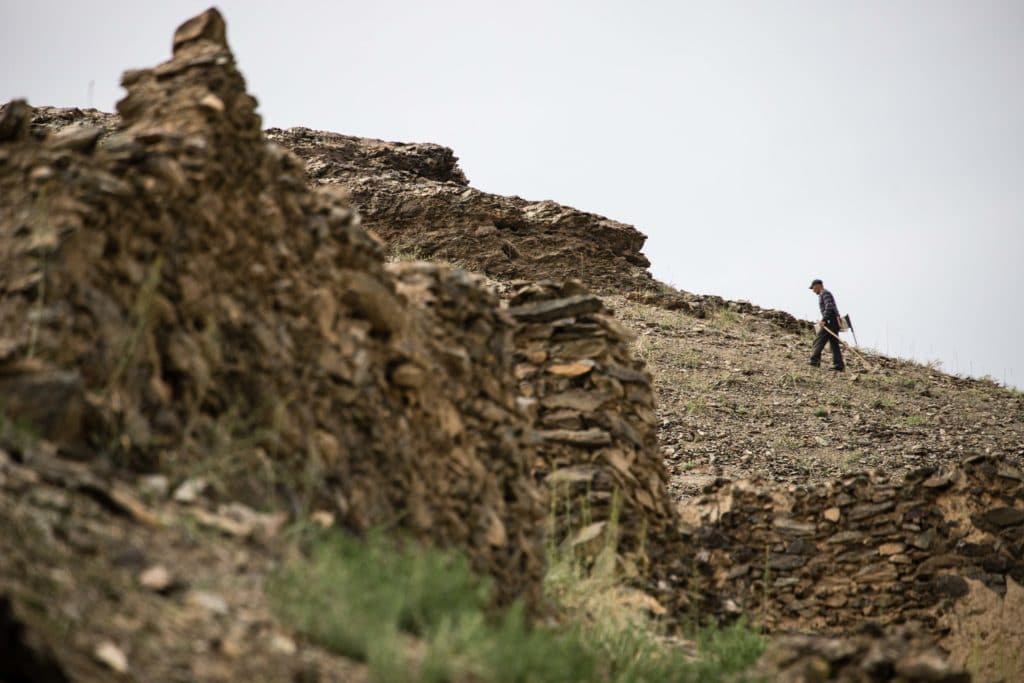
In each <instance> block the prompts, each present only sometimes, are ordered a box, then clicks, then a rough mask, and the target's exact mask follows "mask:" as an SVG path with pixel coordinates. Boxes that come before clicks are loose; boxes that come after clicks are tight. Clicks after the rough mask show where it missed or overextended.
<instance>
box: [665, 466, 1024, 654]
mask: <svg viewBox="0 0 1024 683" xmlns="http://www.w3.org/2000/svg"><path fill="white" fill-rule="evenodd" d="M680 512H681V515H682V518H683V520H684V523H685V524H686V525H687V526H688V528H689V536H690V538H691V539H692V541H693V543H694V544H696V545H699V546H701V547H702V549H703V550H702V552H701V554H700V555H699V556H698V559H699V561H700V563H701V565H702V568H703V570H704V572H705V573H706V575H707V578H708V584H707V585H706V586H705V589H706V590H707V591H708V592H710V593H711V594H713V595H715V596H716V597H717V599H718V600H719V601H720V607H721V609H722V611H724V612H730V611H731V612H733V613H738V612H740V611H742V612H746V613H751V614H757V615H759V616H758V618H759V619H762V620H763V622H764V623H765V625H766V626H768V627H769V628H771V629H772V630H777V631H787V630H802V631H815V632H819V633H829V632H832V633H840V632H850V631H851V630H855V629H857V628H858V627H861V626H863V625H864V624H866V623H873V624H877V625H879V626H890V625H894V624H911V625H914V626H915V627H916V628H918V629H920V630H921V631H922V632H924V633H930V634H932V635H934V636H939V635H942V634H943V632H944V630H945V629H947V628H948V623H946V620H944V619H943V617H944V615H946V614H948V613H949V612H950V610H951V609H952V608H953V606H954V605H955V603H956V601H957V600H958V599H960V598H962V597H963V596H965V595H966V594H967V593H968V582H967V580H968V579H971V580H976V581H980V582H982V583H984V584H985V585H986V586H988V587H989V588H990V589H991V590H993V591H995V592H996V593H997V594H1000V595H1002V594H1005V593H1006V590H1007V585H1008V584H1007V582H1008V581H1015V582H1017V583H1020V582H1021V581H1022V580H1024V473H1022V472H1021V471H1020V470H1018V469H1017V468H1015V467H1013V466H1010V465H1008V464H1006V463H1005V462H1003V461H1001V460H1000V459H998V458H995V457H988V456H976V457H972V458H968V459H967V460H965V461H964V462H963V463H962V465H960V466H956V467H951V468H948V469H943V470H937V469H934V468H930V469H925V470H919V471H917V472H915V473H914V474H912V475H909V476H908V477H907V478H906V479H905V481H904V482H903V483H901V484H899V485H895V484H892V483H890V482H889V481H888V480H887V479H885V478H884V477H881V476H872V475H867V474H862V475H857V476H851V477H849V478H846V479H842V480H839V481H836V482H833V483H829V484H828V485H825V486H819V487H814V488H811V489H802V488H797V487H782V486H779V485H772V484H770V483H768V482H736V483H731V484H725V485H722V486H720V487H718V488H716V489H715V490H713V491H711V492H709V493H707V494H706V495H705V496H703V497H702V498H701V499H700V500H698V501H697V502H695V503H693V504H688V505H683V506H681V507H680Z"/></svg>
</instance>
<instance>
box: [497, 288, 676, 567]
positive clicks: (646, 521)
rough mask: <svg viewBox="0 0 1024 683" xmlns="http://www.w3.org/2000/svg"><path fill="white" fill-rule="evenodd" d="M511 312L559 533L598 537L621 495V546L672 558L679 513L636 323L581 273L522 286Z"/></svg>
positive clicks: (579, 539) (536, 467) (646, 557)
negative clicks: (618, 313)
mask: <svg viewBox="0 0 1024 683" xmlns="http://www.w3.org/2000/svg"><path fill="white" fill-rule="evenodd" d="M509 313H510V314H511V315H512V317H514V318H515V319H516V321H517V322H518V326H517V328H516V332H515V347H516V366H515V375H516V377H517V378H518V379H519V380H520V382H519V392H520V395H521V399H520V401H521V402H522V404H523V405H524V407H525V408H526V409H527V410H528V411H529V412H530V413H531V415H533V416H534V417H535V420H536V424H537V428H538V435H539V438H540V441H539V444H538V446H537V449H536V452H535V455H534V459H533V462H532V467H533V471H534V474H535V476H536V477H537V478H538V479H539V480H543V481H545V482H546V483H547V484H548V485H549V486H550V487H551V488H552V489H553V492H554V494H555V496H556V518H555V519H556V524H557V528H556V529H555V539H556V540H561V539H564V538H566V537H567V536H569V535H572V538H571V542H574V543H576V544H577V545H582V544H585V543H587V542H589V541H592V540H595V539H597V538H598V536H597V535H598V534H600V533H601V532H602V530H603V528H604V525H605V524H606V523H607V522H608V520H609V518H610V515H611V510H612V504H613V497H614V496H615V495H618V496H619V500H620V503H621V509H620V510H619V517H618V522H619V533H620V550H621V551H622V552H623V553H624V555H625V556H627V557H630V556H632V557H633V558H634V559H635V560H639V561H641V562H648V561H653V562H654V563H662V562H665V561H666V560H668V559H669V558H666V557H663V555H664V554H665V553H666V552H667V548H666V543H667V541H668V539H670V538H672V537H673V531H674V528H675V514H674V511H673V509H672V507H671V506H670V505H669V499H668V493H667V490H666V471H665V467H664V464H663V463H662V461H661V458H660V456H659V455H658V452H657V431H656V427H657V421H656V417H655V413H654V393H653V391H652V389H651V378H650V374H649V373H648V372H646V371H645V370H644V369H643V365H642V363H640V362H638V361H637V360H636V359H634V357H633V355H632V353H631V351H630V348H629V343H630V340H631V339H632V335H631V333H630V332H629V331H628V330H627V329H626V328H625V327H623V326H622V324H621V323H619V322H617V321H616V320H615V318H614V317H613V316H612V314H611V312H610V311H609V310H608V309H606V308H605V306H604V304H603V303H602V302H601V300H600V299H598V298H597V297H595V296H594V295H592V294H590V293H589V292H588V291H587V290H586V289H585V288H584V287H583V286H582V285H580V284H579V283H577V282H574V281H569V282H566V283H564V284H556V283H552V282H541V283H535V284H529V285H525V286H520V287H518V288H517V289H516V290H515V291H514V292H513V294H512V296H511V298H510V299H509ZM641 553H642V554H643V557H638V556H639V555H640V554H641Z"/></svg>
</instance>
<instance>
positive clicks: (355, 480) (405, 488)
mask: <svg viewBox="0 0 1024 683" xmlns="http://www.w3.org/2000/svg"><path fill="white" fill-rule="evenodd" d="M224 36H225V26H224V22H223V19H222V18H221V16H220V15H219V14H218V13H217V12H216V11H215V10H211V11H208V12H206V13H204V14H202V15H199V16H198V17H196V18H194V19H192V20H190V21H189V22H186V23H185V24H184V25H182V26H181V27H180V28H179V29H178V31H177V32H176V33H175V37H174V53H173V57H172V58H171V59H170V60H169V61H167V62H165V63H163V64H160V65H159V66H157V67H155V68H152V69H143V70H137V71H129V72H127V73H126V74H125V75H124V79H123V83H124V85H125V87H126V89H127V91H128V93H127V95H126V96H125V98H124V99H123V100H122V101H121V102H120V103H119V104H118V113H119V114H120V118H119V120H118V122H117V128H116V129H115V130H114V131H113V132H109V131H108V133H109V134H108V135H106V136H104V137H103V139H102V140H101V139H100V138H101V135H102V133H103V131H102V130H101V129H99V128H96V127H91V126H88V125H84V126H71V127H65V128H63V129H61V130H60V131H58V132H52V133H50V134H48V135H45V137H43V139H41V140H40V139H38V136H37V135H34V134H33V133H34V132H36V133H40V134H42V133H45V131H46V126H45V125H44V126H41V127H37V128H36V129H35V131H33V130H32V129H31V126H30V120H31V118H32V112H31V110H30V109H29V108H28V107H27V106H26V105H25V104H24V103H12V104H10V105H8V106H6V107H5V108H4V109H3V110H2V112H0V260H2V262H0V390H2V394H3V396H4V413H5V414H6V416H7V417H10V418H12V419H14V420H17V421H25V422H31V423H33V424H34V425H35V426H36V427H38V428H39V430H40V432H41V434H40V435H41V436H43V437H45V438H48V439H51V440H53V441H54V442H56V443H58V444H59V445H60V448H61V449H62V452H63V453H64V454H66V455H70V456H74V457H78V458H86V459H94V458H96V457H97V455H100V454H102V456H103V457H104V458H106V459H107V460H109V461H110V462H114V463H118V464H119V465H121V466H128V467H131V468H135V469H143V470H146V469H149V470H156V469H160V470H163V471H169V472H173V471H179V470H180V469H188V468H192V469H194V468H196V467H201V468H204V469H207V470H208V471H211V472H215V473H216V476H217V477H218V478H219V481H218V484H219V485H220V487H221V488H224V489H230V490H231V492H232V495H241V496H242V497H243V498H245V497H246V496H248V497H249V498H250V499H263V498H265V497H266V496H281V497H284V498H285V499H288V500H291V501H292V502H294V503H295V504H297V505H298V504H302V501H303V500H307V501H313V502H315V503H316V504H318V505H330V506H331V507H333V508H334V509H335V510H336V512H337V514H338V518H339V519H340V520H341V521H342V522H343V523H344V524H345V525H346V526H347V527H349V528H351V529H356V530H362V529H367V528H369V527H372V526H376V525H382V524H386V525H399V526H401V527H403V528H405V529H407V530H408V531H409V532H411V533H412V534H413V535H415V536H417V537H420V538H423V539H426V540H430V541H433V542H436V543H439V544H442V545H458V546H460V547H463V548H465V549H466V550H467V551H468V552H469V554H470V556H471V557H472V558H473V560H474V563H475V565H476V566H477V568H478V569H480V570H482V571H485V572H487V573H490V574H492V575H493V576H494V577H495V578H496V579H497V584H498V588H499V591H500V594H501V598H502V599H503V600H509V599H512V598H513V597H515V596H517V595H522V594H527V595H531V596H536V595H537V591H538V590H539V581H540V576H541V571H542V551H541V546H540V534H539V531H538V529H539V528H540V525H539V524H538V523H537V520H538V519H539V518H541V517H542V516H543V515H544V514H545V512H546V508H545V506H544V502H543V495H542V494H541V493H540V492H539V489H538V488H537V487H536V486H535V484H534V482H533V480H532V478H531V477H529V475H528V471H527V460H526V451H525V450H524V440H525V439H526V438H527V437H526V430H527V428H528V426H529V424H528V420H527V418H526V417H525V416H523V415H522V414H521V413H520V412H518V411H517V410H516V406H515V386H514V382H513V380H512V379H511V374H510V368H509V367H508V365H509V363H510V362H511V361H510V358H511V353H512V347H511V328H512V322H511V320H509V319H507V318H506V317H504V314H501V313H499V312H497V300H496V299H495V298H494V296H493V295H492V294H487V293H484V292H481V291H477V284H476V283H475V281H473V280H472V279H470V278H468V277H463V276H459V275H455V274H452V273H451V272H448V271H446V272H445V273H444V274H443V275H441V274H435V275H431V276H430V277H432V278H434V279H433V281H432V284H430V285H429V286H427V287H426V288H425V289H424V290H423V291H427V290H429V291H430V292H432V293H433V294H434V295H435V296H437V298H438V301H439V302H440V305H438V306H423V305H419V304H418V303H415V302H412V301H411V300H410V295H409V293H410V291H412V289H415V285H410V284H409V282H408V281H407V280H408V277H406V276H410V277H411V275H409V274H408V273H407V274H405V275H402V278H404V279H405V280H406V281H405V282H404V283H403V280H402V278H399V277H396V276H395V274H393V273H390V272H388V271H387V270H386V268H385V263H384V249H383V247H382V244H381V243H380V241H379V240H377V239H376V238H375V237H374V236H373V235H372V234H370V233H368V232H366V231H365V230H363V229H361V228H360V227H359V218H358V216H357V214H356V213H355V212H354V211H353V210H352V209H351V208H350V207H349V205H348V202H347V199H346V198H345V197H344V194H343V193H342V192H340V191H339V189H338V188H324V189H321V190H319V191H311V190H309V189H308V187H307V182H306V176H305V168H304V164H303V163H302V162H301V161H299V160H298V159H297V158H296V157H294V156H293V155H292V154H290V153H289V152H287V151H285V150H284V149H282V148H280V147H278V146H277V145H274V144H268V143H267V142H266V141H265V139H264V137H263V133H262V131H261V125H260V118H259V116H258V115H257V114H256V113H255V106H256V102H255V100H254V99H253V98H252V97H251V96H249V95H248V94H247V93H246V90H245V83H244V81H243V79H242V77H241V75H240V73H239V72H238V70H237V69H236V68H235V65H234V59H233V56H232V54H231V52H230V50H229V49H228V47H227V44H226V42H225V39H224ZM47 115H48V114H47ZM44 118H45V117H44ZM57 123H58V124H59V121H58V122H57ZM403 288H404V289H403ZM403 292H404V293H403ZM439 425H440V426H441V427H442V428H440V429H439V428H438V426H439Z"/></svg>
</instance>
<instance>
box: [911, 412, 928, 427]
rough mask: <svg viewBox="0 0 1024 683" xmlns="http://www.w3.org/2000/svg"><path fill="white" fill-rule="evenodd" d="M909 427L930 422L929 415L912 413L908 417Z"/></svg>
mask: <svg viewBox="0 0 1024 683" xmlns="http://www.w3.org/2000/svg"><path fill="white" fill-rule="evenodd" d="M906 423H907V426H908V427H919V426H921V425H923V424H928V417H927V416H925V415H911V416H909V417H908V418H907V419H906Z"/></svg>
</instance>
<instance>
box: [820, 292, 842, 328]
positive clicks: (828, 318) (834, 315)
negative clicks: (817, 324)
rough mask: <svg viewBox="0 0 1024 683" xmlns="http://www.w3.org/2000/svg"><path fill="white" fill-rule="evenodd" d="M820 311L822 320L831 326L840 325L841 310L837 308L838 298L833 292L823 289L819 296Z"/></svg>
mask: <svg viewBox="0 0 1024 683" xmlns="http://www.w3.org/2000/svg"><path fill="white" fill-rule="evenodd" d="M818 309H819V310H820V311H821V319H822V320H824V321H825V322H826V323H828V324H829V325H833V324H838V323H839V308H838V307H837V306H836V298H835V297H834V296H832V292H830V291H828V290H827V289H822V290H821V294H819V295H818Z"/></svg>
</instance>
